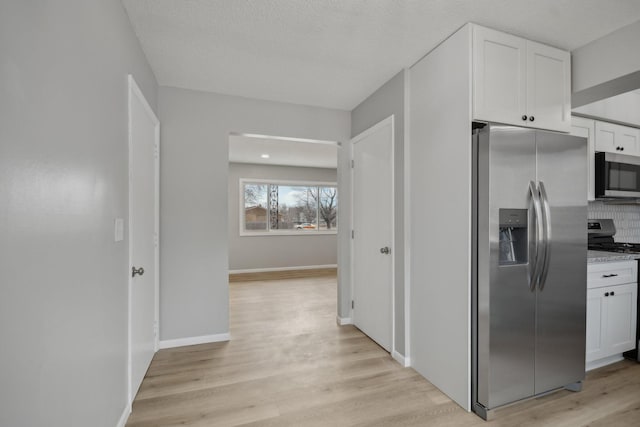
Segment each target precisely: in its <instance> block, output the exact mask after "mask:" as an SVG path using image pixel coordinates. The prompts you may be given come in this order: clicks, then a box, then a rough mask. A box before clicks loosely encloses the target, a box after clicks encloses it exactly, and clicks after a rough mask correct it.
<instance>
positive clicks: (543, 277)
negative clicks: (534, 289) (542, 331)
mask: <svg viewBox="0 0 640 427" xmlns="http://www.w3.org/2000/svg"><path fill="white" fill-rule="evenodd" d="M539 187H540V199H541V201H542V210H543V212H544V217H543V218H544V219H543V222H544V230H545V232H544V242H543V248H544V249H543V253H544V255H543V256H542V259H543V262H542V270H541V271H540V279H539V280H538V283H539V285H538V286H539V289H540V291H542V290H543V289H544V285H545V282H546V281H547V274H548V273H549V260H550V258H551V208H550V207H549V198H548V197H547V190H546V189H545V188H544V182H542V181H540V184H539Z"/></svg>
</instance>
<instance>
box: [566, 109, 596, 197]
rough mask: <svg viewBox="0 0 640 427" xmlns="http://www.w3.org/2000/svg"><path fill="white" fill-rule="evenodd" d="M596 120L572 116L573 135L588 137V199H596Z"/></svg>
mask: <svg viewBox="0 0 640 427" xmlns="http://www.w3.org/2000/svg"><path fill="white" fill-rule="evenodd" d="M594 134H595V122H594V120H590V119H584V118H582V117H572V118H571V135H575V136H581V137H583V138H587V142H588V148H587V153H588V154H587V155H588V161H587V178H586V179H587V182H586V183H585V184H586V187H587V200H589V201H590V202H591V201H593V200H595V193H596V192H595V145H594V144H595V141H594V140H595V138H594Z"/></svg>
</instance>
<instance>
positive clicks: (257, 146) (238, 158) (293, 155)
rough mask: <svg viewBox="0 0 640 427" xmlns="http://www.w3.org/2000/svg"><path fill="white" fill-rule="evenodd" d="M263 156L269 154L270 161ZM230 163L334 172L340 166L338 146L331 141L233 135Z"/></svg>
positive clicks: (230, 141)
mask: <svg viewBox="0 0 640 427" xmlns="http://www.w3.org/2000/svg"><path fill="white" fill-rule="evenodd" d="M262 154H268V155H269V158H268V159H264V158H262V157H261V155H262ZM229 161H230V162H235V163H257V164H263V165H282V166H303V167H314V168H331V169H335V168H337V167H338V145H337V143H332V142H328V141H316V142H309V141H302V140H293V139H290V138H285V139H276V138H270V137H257V136H246V135H230V136H229Z"/></svg>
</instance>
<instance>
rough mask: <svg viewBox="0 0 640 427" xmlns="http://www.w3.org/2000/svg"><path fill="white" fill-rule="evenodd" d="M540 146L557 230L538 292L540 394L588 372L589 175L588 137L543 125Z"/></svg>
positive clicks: (537, 384) (543, 178) (541, 170)
mask: <svg viewBox="0 0 640 427" xmlns="http://www.w3.org/2000/svg"><path fill="white" fill-rule="evenodd" d="M536 146H537V160H538V162H537V164H538V166H537V168H538V176H537V179H538V181H539V182H541V183H543V186H544V189H546V197H543V198H542V199H543V203H545V199H546V208H547V209H548V213H549V215H548V218H549V220H550V223H549V224H548V226H549V227H550V230H551V233H550V237H551V239H550V240H549V241H548V242H547V243H546V245H547V249H546V250H547V255H548V261H547V263H546V268H545V270H546V271H545V272H544V273H543V275H542V276H543V277H545V275H546V280H545V281H544V283H541V284H540V286H539V291H538V294H537V300H538V301H537V315H536V329H537V334H536V363H535V372H536V380H535V393H536V394H538V393H543V392H545V391H549V390H552V389H554V388H558V387H563V386H565V385H568V384H571V383H574V382H577V381H581V380H582V379H583V378H584V373H585V333H586V332H585V329H586V320H585V319H586V292H587V287H586V283H587V278H586V274H587V265H586V262H587V261H586V260H587V233H586V229H587V200H586V196H585V195H586V185H587V182H588V177H587V142H586V139H584V138H579V137H574V136H570V135H561V134H557V133H552V132H543V131H537V132H536Z"/></svg>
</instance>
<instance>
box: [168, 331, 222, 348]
mask: <svg viewBox="0 0 640 427" xmlns="http://www.w3.org/2000/svg"><path fill="white" fill-rule="evenodd" d="M230 339H231V336H230V335H229V333H228V332H227V333H226V334H216V335H202V336H199V337H188V338H178V339H175V340H163V341H160V349H161V350H162V349H165V348H174V347H184V346H186V345H196V344H207V343H211V342H220V341H229V340H230Z"/></svg>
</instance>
